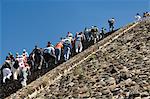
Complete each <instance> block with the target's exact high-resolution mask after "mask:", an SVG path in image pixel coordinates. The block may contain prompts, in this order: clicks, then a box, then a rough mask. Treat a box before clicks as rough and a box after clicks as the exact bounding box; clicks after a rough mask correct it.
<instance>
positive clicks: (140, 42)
mask: <svg viewBox="0 0 150 99" xmlns="http://www.w3.org/2000/svg"><path fill="white" fill-rule="evenodd" d="M129 27H131V29H129V30H126V29H127V28H129ZM124 30H125V31H126V32H124ZM118 35H119V36H118ZM117 37H118V38H117ZM104 45H105V46H104ZM149 96H150V22H149V21H146V22H145V21H144V22H141V23H140V24H131V25H128V26H126V27H124V28H122V29H120V30H119V31H117V32H116V33H114V34H112V35H111V36H109V37H107V38H106V39H104V40H102V41H100V42H99V43H97V44H96V45H93V46H91V47H90V48H89V49H87V50H85V51H84V52H82V53H80V54H78V55H76V56H75V57H73V58H72V59H70V60H69V61H67V62H66V63H63V64H61V65H60V66H58V67H57V68H55V69H54V70H52V71H50V72H48V73H47V74H45V75H44V76H43V77H41V78H39V79H37V80H36V81H34V82H32V83H31V84H29V85H28V86H27V87H25V88H23V89H20V90H19V91H18V92H17V93H15V94H13V95H11V96H10V97H8V98H14V99H17V98H32V97H34V98H39V99H44V98H45V99H47V98H69V97H70V98H71V97H72V98H90V97H91V98H93V97H94V98H97V99H100V98H104V99H109V98H110V99H112V98H114V99H117V98H118V99H122V98H123V99H124V98H125V97H126V98H133V97H142V98H144V97H146V98H148V97H149ZM149 98H150V97H149Z"/></svg>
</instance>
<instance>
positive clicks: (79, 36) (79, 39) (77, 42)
mask: <svg viewBox="0 0 150 99" xmlns="http://www.w3.org/2000/svg"><path fill="white" fill-rule="evenodd" d="M82 40H83V35H82V32H80V33H78V32H77V33H76V37H75V49H76V53H78V52H81V51H82V49H83V45H82Z"/></svg>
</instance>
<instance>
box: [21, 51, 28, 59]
mask: <svg viewBox="0 0 150 99" xmlns="http://www.w3.org/2000/svg"><path fill="white" fill-rule="evenodd" d="M22 54H24V55H25V56H26V58H28V57H29V54H28V52H27V51H26V49H23V53H22Z"/></svg>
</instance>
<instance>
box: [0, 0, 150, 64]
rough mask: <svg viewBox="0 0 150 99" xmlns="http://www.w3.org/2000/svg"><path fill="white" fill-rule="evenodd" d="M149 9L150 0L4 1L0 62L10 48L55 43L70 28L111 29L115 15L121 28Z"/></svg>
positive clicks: (0, 8) (0, 9)
mask: <svg viewBox="0 0 150 99" xmlns="http://www.w3.org/2000/svg"><path fill="white" fill-rule="evenodd" d="M149 9H150V2H149V0H0V64H2V63H3V62H4V59H5V57H6V55H7V54H8V52H10V51H11V52H12V53H13V54H15V53H16V52H19V53H22V50H23V49H24V48H25V49H26V50H27V51H28V52H31V51H32V49H33V48H34V45H38V46H39V47H42V48H44V47H45V46H46V44H47V41H51V42H52V43H53V44H54V45H55V44H56V42H57V41H59V39H60V37H65V36H66V34H67V32H68V31H70V32H72V33H75V32H78V31H82V30H83V29H84V28H85V27H89V26H91V25H96V26H98V27H99V28H101V27H106V28H108V24H107V20H108V19H109V18H111V17H114V18H115V19H116V25H115V27H116V28H118V27H121V26H124V25H126V24H128V23H130V22H132V21H133V20H134V15H135V14H136V13H137V12H139V13H143V12H145V11H149Z"/></svg>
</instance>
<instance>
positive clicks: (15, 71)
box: [12, 53, 20, 80]
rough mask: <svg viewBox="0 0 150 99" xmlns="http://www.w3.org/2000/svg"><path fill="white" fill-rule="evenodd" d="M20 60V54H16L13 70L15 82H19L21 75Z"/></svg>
mask: <svg viewBox="0 0 150 99" xmlns="http://www.w3.org/2000/svg"><path fill="white" fill-rule="evenodd" d="M19 58H20V55H19V53H16V58H15V63H14V65H13V69H12V71H13V79H14V80H18V74H19V75H20V64H19V62H20V60H19Z"/></svg>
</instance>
